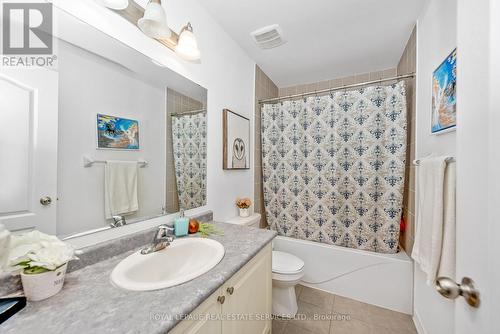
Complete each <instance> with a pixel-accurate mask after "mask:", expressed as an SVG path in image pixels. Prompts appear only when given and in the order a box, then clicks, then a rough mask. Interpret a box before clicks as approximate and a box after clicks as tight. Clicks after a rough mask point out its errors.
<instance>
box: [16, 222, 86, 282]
mask: <svg viewBox="0 0 500 334" xmlns="http://www.w3.org/2000/svg"><path fill="white" fill-rule="evenodd" d="M76 259H78V258H77V257H76V256H75V249H74V248H73V247H72V246H71V245H69V244H67V243H65V242H62V241H61V240H59V239H58V238H57V237H56V236H53V235H48V234H45V233H41V232H39V231H31V232H28V233H25V234H21V235H12V236H11V240H10V244H9V257H8V261H7V266H8V270H9V271H10V272H19V271H21V270H23V271H24V273H25V274H41V273H44V272H47V271H53V270H56V269H57V268H59V267H61V266H63V265H64V264H66V263H68V262H69V261H71V260H76Z"/></svg>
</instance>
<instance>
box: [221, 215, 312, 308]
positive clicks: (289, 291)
mask: <svg viewBox="0 0 500 334" xmlns="http://www.w3.org/2000/svg"><path fill="white" fill-rule="evenodd" d="M228 223H231V224H238V225H245V226H252V227H259V223H260V214H258V213H254V214H253V215H251V216H250V217H246V218H241V217H235V218H232V219H230V220H229V221H228ZM303 276H304V261H302V260H301V259H300V258H298V257H296V256H295V255H292V254H289V253H285V252H280V251H274V250H273V314H274V315H276V316H279V317H283V318H293V317H294V316H295V315H296V314H297V309H298V306H297V296H296V295H295V285H297V284H298V283H299V282H300V280H301V279H302V277H303Z"/></svg>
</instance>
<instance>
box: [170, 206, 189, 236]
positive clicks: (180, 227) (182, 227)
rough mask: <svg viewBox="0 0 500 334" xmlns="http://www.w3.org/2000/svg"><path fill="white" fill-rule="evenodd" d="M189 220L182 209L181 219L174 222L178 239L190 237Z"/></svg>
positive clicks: (178, 218)
mask: <svg viewBox="0 0 500 334" xmlns="http://www.w3.org/2000/svg"><path fill="white" fill-rule="evenodd" d="M188 231H189V218H186V217H184V210H182V209H181V212H180V213H179V217H177V218H175V220H174V233H175V236H176V237H183V236H185V235H188Z"/></svg>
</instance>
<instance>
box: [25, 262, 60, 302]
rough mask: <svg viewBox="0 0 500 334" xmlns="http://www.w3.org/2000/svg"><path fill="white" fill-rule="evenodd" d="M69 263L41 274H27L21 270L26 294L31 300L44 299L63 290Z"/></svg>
mask: <svg viewBox="0 0 500 334" xmlns="http://www.w3.org/2000/svg"><path fill="white" fill-rule="evenodd" d="M67 268H68V264H67V263H65V264H64V265H62V266H60V267H59V268H57V269H55V270H52V271H46V272H44V273H40V274H25V273H24V272H21V282H22V283H23V290H24V295H25V296H26V298H27V299H28V300H30V301H38V300H43V299H46V298H49V297H52V296H53V295H55V294H57V293H58V292H59V291H61V289H62V287H63V284H64V277H65V276H66V269H67Z"/></svg>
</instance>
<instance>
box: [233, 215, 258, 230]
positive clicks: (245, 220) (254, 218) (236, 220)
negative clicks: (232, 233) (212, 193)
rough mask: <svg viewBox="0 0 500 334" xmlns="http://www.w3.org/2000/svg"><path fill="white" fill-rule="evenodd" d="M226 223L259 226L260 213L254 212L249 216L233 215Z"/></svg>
mask: <svg viewBox="0 0 500 334" xmlns="http://www.w3.org/2000/svg"><path fill="white" fill-rule="evenodd" d="M227 223H229V224H236V225H244V226H251V227H259V225H260V213H254V214H252V215H250V216H249V217H233V218H230V219H229V220H228V221H227Z"/></svg>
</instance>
